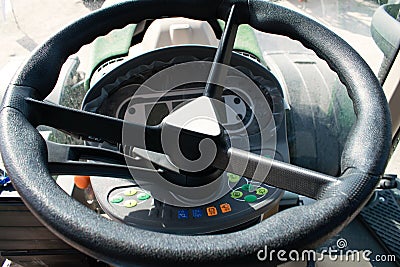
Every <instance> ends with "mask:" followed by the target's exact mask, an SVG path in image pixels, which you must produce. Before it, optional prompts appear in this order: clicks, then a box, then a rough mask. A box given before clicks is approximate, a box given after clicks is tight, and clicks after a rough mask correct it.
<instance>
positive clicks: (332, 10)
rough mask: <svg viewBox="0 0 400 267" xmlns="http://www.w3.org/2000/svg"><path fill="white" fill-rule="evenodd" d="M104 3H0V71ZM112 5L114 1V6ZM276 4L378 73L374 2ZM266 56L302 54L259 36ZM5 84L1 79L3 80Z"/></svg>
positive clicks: (296, 0)
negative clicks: (315, 23) (324, 30)
mask: <svg viewBox="0 0 400 267" xmlns="http://www.w3.org/2000/svg"><path fill="white" fill-rule="evenodd" d="M103 2H104V1H101V0H85V1H69V0H62V1H51V0H34V1H16V0H2V1H0V12H1V14H0V16H1V19H0V21H1V23H0V25H1V26H0V35H1V39H2V42H1V46H3V47H2V49H1V51H2V52H1V53H0V69H1V74H2V77H3V76H6V75H7V76H9V75H11V74H12V72H13V71H14V70H15V68H16V67H17V66H18V65H19V64H20V63H21V61H22V60H23V59H24V58H25V57H27V55H28V54H29V53H30V52H31V51H32V50H33V49H34V48H35V47H36V46H37V45H38V44H40V43H42V42H43V41H45V40H46V39H47V38H48V37H49V36H51V35H52V34H54V33H56V32H57V30H59V29H61V28H62V27H63V26H65V25H67V24H68V23H70V22H72V21H74V20H75V19H78V18H80V17H82V16H84V15H86V14H88V13H89V12H91V11H92V10H95V9H97V8H99V7H101V6H102V4H103ZM114 2H115V1H114ZM276 2H277V3H279V4H281V5H284V6H286V7H288V8H291V9H295V10H298V11H299V12H302V13H304V14H307V15H309V16H311V17H313V18H316V19H317V20H319V21H320V22H322V23H323V24H325V25H326V26H327V27H329V28H330V29H331V30H333V31H334V32H335V33H337V34H338V35H339V36H341V37H342V38H343V39H345V40H346V41H347V42H348V43H349V44H351V45H352V46H353V47H354V48H355V49H356V50H357V51H358V52H359V53H360V55H361V56H362V57H363V58H364V59H365V60H366V61H367V63H368V64H369V65H370V66H371V68H372V69H373V70H374V72H375V73H378V72H379V68H380V65H381V63H382V59H383V53H382V51H381V50H380V48H379V47H378V46H377V45H376V43H375V42H374V40H373V39H372V37H371V20H372V16H373V14H374V12H375V11H376V9H377V8H378V7H379V3H378V1H374V0H346V1H344V0H335V1H324V0H308V1H307V0H280V1H276ZM258 38H259V42H260V46H261V48H262V50H263V51H264V52H271V51H277V50H294V51H296V50H301V49H303V48H302V47H301V46H300V45H298V44H296V42H293V41H291V40H285V39H286V38H276V39H274V40H273V41H271V40H270V39H268V42H265V41H264V40H265V39H264V38H268V37H266V36H263V35H261V34H260V35H259V36H258ZM2 81H4V79H2Z"/></svg>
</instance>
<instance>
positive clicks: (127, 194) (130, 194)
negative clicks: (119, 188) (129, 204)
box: [124, 189, 137, 196]
mask: <svg viewBox="0 0 400 267" xmlns="http://www.w3.org/2000/svg"><path fill="white" fill-rule="evenodd" d="M136 193H137V190H136V189H128V190H125V192H124V195H125V196H133V195H135V194H136Z"/></svg>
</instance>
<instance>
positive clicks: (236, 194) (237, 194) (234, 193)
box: [231, 191, 243, 198]
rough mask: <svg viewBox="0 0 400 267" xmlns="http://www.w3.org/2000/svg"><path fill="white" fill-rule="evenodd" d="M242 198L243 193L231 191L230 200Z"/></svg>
mask: <svg viewBox="0 0 400 267" xmlns="http://www.w3.org/2000/svg"><path fill="white" fill-rule="evenodd" d="M242 196H243V193H242V192H240V191H233V192H232V193H231V198H241V197H242Z"/></svg>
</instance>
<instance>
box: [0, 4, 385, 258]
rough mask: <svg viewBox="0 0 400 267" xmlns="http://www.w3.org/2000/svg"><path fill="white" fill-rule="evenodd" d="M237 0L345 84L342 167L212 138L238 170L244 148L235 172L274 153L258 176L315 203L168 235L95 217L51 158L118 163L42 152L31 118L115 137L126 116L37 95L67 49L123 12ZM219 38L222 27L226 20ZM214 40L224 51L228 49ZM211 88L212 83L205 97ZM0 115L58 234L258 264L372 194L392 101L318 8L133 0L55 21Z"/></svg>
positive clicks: (246, 14) (37, 201) (321, 236)
mask: <svg viewBox="0 0 400 267" xmlns="http://www.w3.org/2000/svg"><path fill="white" fill-rule="evenodd" d="M233 6H234V7H235V8H234V9H235V22H236V23H237V24H249V25H250V26H252V27H254V28H255V29H257V30H260V31H263V32H266V33H273V34H280V35H285V36H288V37H290V38H292V39H295V40H298V41H300V42H301V43H302V44H303V45H304V46H306V47H308V48H311V49H312V50H314V51H315V52H316V54H317V55H318V56H319V57H321V58H323V59H324V60H326V61H327V63H328V64H329V66H330V67H331V68H332V69H333V70H334V71H336V72H337V74H338V76H339V78H340V80H341V81H342V82H343V84H345V86H346V88H347V91H348V94H349V96H350V98H351V99H352V101H353V105H354V110H355V113H356V117H357V118H356V122H355V124H354V125H353V128H352V131H351V133H350V135H349V137H348V140H347V142H346V145H345V148H344V151H343V155H342V159H341V175H340V177H331V176H328V175H324V174H321V173H317V172H314V171H311V170H307V169H303V168H301V167H297V166H293V165H290V164H287V163H282V162H277V161H274V160H272V159H268V158H261V157H259V156H258V155H253V154H251V153H249V152H245V151H240V150H238V149H233V148H230V147H229V146H227V145H226V144H223V142H222V141H221V140H220V139H216V138H214V139H212V140H213V141H214V142H215V144H216V147H217V148H218V151H217V155H216V158H215V160H214V161H213V162H212V163H211V165H212V167H213V168H216V169H228V170H229V171H235V166H232V165H234V164H228V163H227V160H228V159H232V158H234V159H236V160H237V161H238V162H240V161H241V160H242V159H246V160H247V163H248V165H247V167H246V168H245V170H244V174H243V175H244V176H246V177H250V178H251V176H252V175H256V174H255V173H254V168H255V167H263V166H266V165H270V166H271V170H270V171H269V173H262V174H260V173H258V174H257V175H263V176H264V177H263V178H265V183H267V184H270V185H272V186H276V187H279V188H282V189H285V190H288V191H292V192H295V193H298V194H301V195H306V196H309V197H312V198H314V199H316V200H317V201H316V202H315V203H314V204H312V205H307V206H299V207H295V208H291V209H290V210H285V211H282V212H279V213H277V214H275V215H273V216H271V217H269V218H268V219H266V220H264V221H262V222H261V223H259V224H257V225H255V226H252V227H250V228H247V229H244V230H240V231H237V232H233V233H226V234H218V235H211V234H208V235H199V236H191V235H173V234H166V233H158V232H152V231H146V230H142V229H138V228H135V227H131V226H128V225H125V224H121V223H117V222H113V221H110V220H107V219H105V218H102V217H101V216H99V215H97V214H95V213H94V212H93V211H91V210H89V209H87V208H85V207H83V205H81V204H80V203H78V202H77V201H75V200H74V199H72V198H71V197H70V196H68V195H67V194H65V193H64V192H63V191H62V189H60V188H59V187H58V186H57V184H56V183H55V181H54V179H53V178H52V177H51V173H52V172H53V171H54V170H55V169H57V170H58V171H60V170H64V171H65V172H67V171H68V170H77V169H79V168H81V169H82V167H84V168H87V169H89V170H92V171H93V172H96V171H97V172H102V171H105V172H107V171H109V172H110V173H113V172H114V171H115V172H118V171H121V170H120V169H118V168H117V169H112V167H111V165H110V166H108V165H107V164H94V163H84V162H81V163H74V164H73V163H70V162H68V161H65V162H61V163H60V162H58V163H54V162H52V161H51V159H52V158H53V157H54V155H52V153H51V151H50V149H49V152H48V149H47V147H46V143H45V141H44V140H43V138H42V137H41V135H40V134H39V132H38V130H37V129H36V127H37V126H38V125H48V126H51V127H54V128H58V129H61V130H64V131H67V132H70V133H73V134H76V135H79V136H84V137H96V138H99V139H102V140H110V141H112V142H117V143H118V142H121V138H122V137H121V135H122V133H121V132H122V126H123V121H121V120H119V119H115V118H109V117H105V116H102V115H99V114H92V113H88V112H84V111H78V110H73V109H69V108H65V107H61V106H58V105H52V104H49V103H46V102H43V99H45V98H46V96H47V95H49V94H50V92H51V91H52V89H53V88H54V86H55V84H56V81H57V77H58V75H59V72H60V69H61V66H62V64H63V63H64V62H65V61H66V59H67V57H68V56H69V55H71V54H73V53H75V52H77V51H78V50H79V48H80V47H81V46H83V45H85V44H88V43H90V42H91V41H93V40H94V39H95V38H96V37H97V36H100V35H105V34H107V33H108V32H110V31H111V30H113V29H115V28H121V27H124V26H125V25H127V24H129V23H138V22H140V21H142V20H144V19H157V18H161V17H165V16H167V17H175V16H181V17H187V18H192V19H198V20H205V21H206V20H210V19H227V18H228V17H230V16H231V15H232V10H233V8H232V7H233ZM228 26H229V24H228ZM228 26H227V27H228ZM225 38H228V39H229V31H226V36H225ZM222 39H224V37H223V38H222ZM219 52H221V53H222V55H223V56H227V55H225V54H226V53H230V52H231V51H230V50H229V49H226V50H224V49H221V50H219ZM217 53H218V52H217ZM224 53H225V54H224ZM214 95H215V94H214ZM212 96H213V93H212V91H209V92H208V94H205V96H203V97H202V98H207V99H209V98H210V97H212ZM0 116H1V124H0V138H1V154H2V157H3V161H4V163H5V167H6V170H7V172H8V174H9V176H10V177H11V178H12V182H13V184H14V186H15V188H16V189H17V191H18V192H19V193H20V195H21V197H22V199H23V201H24V202H25V204H26V205H27V206H28V208H29V209H30V210H31V211H32V212H33V213H34V214H35V215H36V216H37V217H38V218H39V220H40V221H41V222H42V223H43V224H44V225H46V226H47V227H48V228H49V229H50V230H51V231H52V232H53V233H55V234H56V235H57V236H59V237H60V238H61V239H62V240H64V241H66V242H67V243H69V244H70V245H72V246H73V247H75V248H77V249H78V250H80V251H82V252H84V253H86V254H88V255H91V256H93V257H95V258H97V259H100V260H102V261H105V262H108V263H111V264H112V265H117V266H119V265H123V266H127V265H136V266H154V265H159V264H174V266H176V265H187V264H188V263H191V264H199V265H202V266H203V265H207V266H211V265H217V264H221V263H223V264H230V265H241V264H256V262H257V257H256V254H257V251H259V250H260V249H263V248H264V247H265V246H267V247H268V249H269V250H270V249H271V250H272V249H274V250H279V249H304V248H310V247H314V246H316V245H317V244H320V243H321V242H322V241H324V240H326V239H327V238H329V237H331V236H332V235H334V234H336V233H337V232H339V231H340V230H341V229H342V228H343V227H344V226H346V225H347V224H348V223H349V222H350V221H351V220H352V219H353V218H354V217H355V216H356V215H357V214H358V212H359V211H360V210H361V208H362V207H363V206H364V205H365V203H366V202H367V201H368V199H369V197H370V196H371V194H372V193H373V191H374V188H375V187H376V185H377V183H378V181H379V179H380V176H381V175H382V173H383V171H384V168H385V165H386V162H387V159H388V155H389V148H390V142H391V136H390V133H391V120H390V113H389V109H388V105H387V102H386V99H385V96H384V94H383V90H382V88H381V86H380V84H379V82H378V81H377V79H376V77H375V75H374V74H373V72H372V71H371V70H370V68H369V67H368V65H367V64H366V63H365V62H364V61H363V59H362V58H361V57H360V56H359V55H358V54H357V52H355V51H354V50H353V49H352V48H351V47H350V46H349V45H348V44H347V43H346V42H345V41H343V40H342V39H341V38H340V37H338V36H337V35H335V34H334V33H332V32H331V31H330V30H328V29H327V28H325V27H324V26H322V25H320V24H318V23H317V22H315V21H314V20H312V19H310V18H308V17H305V16H303V15H301V14H298V13H296V12H294V11H291V10H289V9H286V8H284V7H282V6H279V5H276V4H274V3H271V2H268V1H262V0H190V1H187V0H184V1H183V0H169V1H164V0H152V1H146V0H137V1H128V2H123V3H119V4H116V5H114V6H111V7H109V8H105V9H100V10H98V11H96V12H94V13H91V14H89V15H87V16H86V17H84V18H82V19H80V20H78V21H76V22H74V23H72V24H71V25H69V26H68V27H66V28H65V29H63V30H61V31H60V32H58V33H57V34H56V35H54V36H53V37H51V38H50V39H49V40H48V41H47V42H45V43H44V44H43V45H42V46H40V47H39V48H38V49H37V50H36V51H34V52H33V54H32V55H31V57H30V58H29V59H28V61H27V62H26V63H25V65H24V66H23V67H22V68H21V69H20V70H19V72H18V73H17V75H16V76H15V78H14V80H13V81H12V82H11V83H10V85H9V87H8V90H7V93H6V96H5V98H4V102H3V107H2V110H1V115H0ZM77 121H79V122H80V123H79V124H77V123H75V122H77ZM130 127H132V130H133V132H135V131H136V132H143V129H145V130H146V131H145V132H146V134H145V135H144V136H141V138H146V139H151V140H153V141H154V140H155V141H154V142H151V145H150V146H148V147H146V149H149V150H152V151H155V152H162V148H161V147H160V143H161V141H160V140H159V138H160V134H159V128H157V127H148V126H142V125H135V124H131V125H130ZM182 133H183V134H187V137H188V138H194V139H195V138H198V139H199V140H200V141H201V140H203V139H205V138H210V135H209V134H204V133H198V134H197V135H192V134H191V133H190V131H185V129H183V130H182ZM193 143H194V144H198V143H199V142H193ZM133 145H135V144H133ZM90 151H91V152H92V153H97V152H99V151H100V150H99V151H97V150H93V151H92V150H90ZM90 151H89V152H90ZM96 151H97V152H96ZM100 152H101V151H100ZM100 152H99V153H100ZM110 168H111V169H110ZM61 172H62V171H61ZM263 264H265V263H263Z"/></svg>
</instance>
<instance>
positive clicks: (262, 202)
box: [82, 45, 289, 234]
mask: <svg viewBox="0 0 400 267" xmlns="http://www.w3.org/2000/svg"><path fill="white" fill-rule="evenodd" d="M214 53H215V48H212V47H206V46H188V45H187V46H175V47H167V48H161V49H157V50H154V51H152V52H149V53H146V54H143V55H141V56H138V57H135V58H132V59H127V60H124V61H123V62H122V63H121V62H120V61H119V63H118V65H117V66H116V67H115V68H114V69H113V70H112V71H110V72H109V73H107V74H106V75H104V76H103V77H102V78H101V79H100V80H99V81H98V82H97V83H96V84H94V85H93V86H92V88H91V89H90V90H89V91H88V93H87V94H86V96H85V100H84V102H83V105H82V108H83V109H84V110H86V111H90V112H96V113H99V114H103V115H107V116H113V117H116V118H121V119H124V120H127V121H134V122H136V123H142V124H147V125H158V124H160V123H162V121H163V119H164V118H165V117H166V116H167V115H168V114H170V113H171V112H173V111H174V110H176V109H178V108H180V107H182V106H184V105H185V104H187V103H189V102H190V101H192V100H193V99H196V98H197V97H199V96H201V95H202V92H203V88H204V85H205V83H204V82H201V81H200V82H199V81H194V82H189V83H183V84H178V85H177V86H172V87H171V86H167V85H165V86H164V84H163V86H160V87H163V88H161V89H158V90H144V89H143V88H145V89H146V88H147V87H146V86H144V85H146V83H148V81H150V80H151V79H152V77H154V75H155V74H156V73H160V72H163V71H168V69H169V68H171V67H174V66H177V65H180V64H186V63H191V62H208V63H209V64H211V63H210V61H212V58H213V54H214ZM231 66H232V68H233V71H228V73H227V79H226V80H227V82H226V84H225V86H224V88H225V89H224V92H223V97H222V103H223V106H224V108H223V109H222V111H220V112H219V122H220V123H221V125H222V127H223V128H224V129H225V131H227V132H228V133H229V136H230V141H231V143H232V144H233V143H235V144H238V145H239V146H241V145H242V143H247V144H248V148H247V149H248V150H249V151H251V152H254V153H258V154H260V155H262V156H265V157H269V158H274V159H276V160H280V161H284V162H288V161H289V150H288V144H287V138H286V122H285V108H284V99H283V94H282V89H281V87H280V85H279V83H278V81H277V80H276V78H275V77H274V76H273V74H272V73H271V72H270V71H269V70H268V69H266V68H265V67H264V66H262V65H261V64H260V63H258V62H256V61H255V60H253V59H251V58H249V57H246V56H244V55H241V54H239V53H233V55H232V60H231ZM200 69H201V67H199V70H198V71H200ZM235 73H236V74H235ZM239 73H240V74H239ZM182 75H185V74H184V73H182ZM168 77H169V78H170V79H171V80H174V79H172V78H171V76H168ZM246 79H248V80H250V81H251V82H252V83H254V85H255V86H245V83H244V80H246ZM167 87H168V88H167ZM263 136H264V137H263ZM265 136H267V137H265ZM87 144H88V145H92V146H100V147H107V148H110V147H111V148H112V149H115V150H120V151H123V152H124V153H129V156H130V157H138V155H136V154H135V152H134V150H133V149H130V148H127V147H124V145H122V144H109V143H104V142H88V143H87ZM126 151H128V152H126ZM154 167H155V168H158V169H159V168H160V167H159V166H154ZM133 176H135V175H133ZM143 176H144V178H140V179H139V178H138V177H133V179H132V180H126V179H116V178H110V177H96V178H95V179H93V178H92V179H91V184H92V187H93V191H94V193H95V195H96V199H97V201H98V202H99V205H100V206H101V208H102V210H103V211H104V212H105V213H106V214H107V215H108V216H109V217H110V218H113V219H115V220H118V221H121V222H123V223H126V224H129V225H134V226H137V227H140V228H144V229H150V230H153V231H159V232H169V233H178V234H203V233H215V232H220V231H231V230H233V229H238V228H240V227H247V226H248V225H249V224H252V223H257V222H258V221H260V220H261V219H262V217H263V216H268V215H271V214H273V213H275V212H277V209H278V204H279V201H280V199H281V197H282V195H283V193H284V192H283V190H281V189H277V188H274V187H271V186H268V185H266V184H264V183H263V182H262V181H253V180H250V179H247V178H244V177H241V176H238V175H234V174H231V173H228V172H223V173H222V174H220V175H219V177H218V179H217V180H216V181H214V182H212V183H210V184H212V192H211V193H210V198H209V200H208V201H204V202H201V203H199V205H196V204H193V205H189V206H187V205H177V204H173V203H168V201H165V199H162V198H160V197H159V195H160V194H158V193H157V192H155V191H156V190H160V189H159V188H160V186H156V185H154V184H153V185H151V184H150V185H149V184H148V183H149V182H148V181H146V175H145V174H144V175H143ZM162 178H163V179H165V181H163V182H164V183H171V184H174V185H175V186H179V187H192V188H196V187H197V188H200V187H201V186H202V185H199V184H196V179H198V177H193V176H192V175H191V174H182V173H174V172H172V171H169V170H162ZM166 190H167V189H166Z"/></svg>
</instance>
